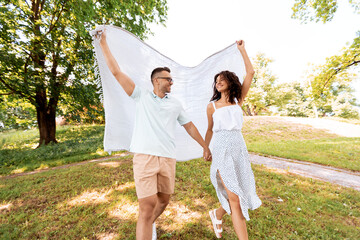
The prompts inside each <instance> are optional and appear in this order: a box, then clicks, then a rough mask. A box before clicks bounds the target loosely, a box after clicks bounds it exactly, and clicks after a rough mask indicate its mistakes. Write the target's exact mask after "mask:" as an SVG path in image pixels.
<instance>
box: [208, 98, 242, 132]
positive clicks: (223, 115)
mask: <svg viewBox="0 0 360 240" xmlns="http://www.w3.org/2000/svg"><path fill="white" fill-rule="evenodd" d="M235 103H236V104H234V105H230V106H225V107H221V108H216V107H215V103H214V101H212V104H213V106H214V109H215V112H214V113H213V122H214V126H213V132H217V131H220V130H228V131H230V130H241V128H242V124H243V112H242V109H241V107H240V106H239V105H238V104H237V103H238V102H237V100H236V99H235Z"/></svg>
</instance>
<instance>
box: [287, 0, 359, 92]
mask: <svg viewBox="0 0 360 240" xmlns="http://www.w3.org/2000/svg"><path fill="white" fill-rule="evenodd" d="M349 3H350V4H351V6H352V7H353V8H354V11H355V13H356V14H360V1H359V0H349ZM292 9H293V15H292V17H293V18H295V19H299V20H301V21H302V22H304V23H306V22H309V21H315V22H319V21H321V22H323V23H326V22H329V21H331V20H332V19H333V17H334V14H335V13H336V11H337V9H338V1H337V0H313V1H308V0H295V4H294V6H293V8H292ZM359 63H360V31H359V32H357V36H356V38H355V39H354V40H353V42H352V43H351V44H348V45H347V46H346V47H345V48H344V49H343V50H342V52H341V53H340V54H338V55H335V56H332V57H329V58H327V59H326V63H325V64H324V65H323V66H322V68H321V69H320V71H318V73H317V74H318V75H317V76H316V77H315V78H314V80H313V82H312V89H313V95H314V97H315V98H320V97H322V96H326V95H327V94H326V92H329V91H330V88H331V85H332V84H333V82H334V81H336V79H337V78H336V76H337V75H341V74H346V72H347V71H349V70H350V69H354V68H355V67H356V66H358V65H359Z"/></svg>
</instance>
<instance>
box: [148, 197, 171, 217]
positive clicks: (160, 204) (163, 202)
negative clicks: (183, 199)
mask: <svg viewBox="0 0 360 240" xmlns="http://www.w3.org/2000/svg"><path fill="white" fill-rule="evenodd" d="M170 196H171V195H170V194H165V193H160V192H159V193H157V203H156V207H155V210H154V215H153V220H152V222H155V220H156V219H157V218H158V217H159V216H160V215H161V214H162V213H163V212H164V210H165V208H166V206H167V205H168V204H169V201H170Z"/></svg>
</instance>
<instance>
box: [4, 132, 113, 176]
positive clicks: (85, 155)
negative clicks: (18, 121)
mask: <svg viewBox="0 0 360 240" xmlns="http://www.w3.org/2000/svg"><path fill="white" fill-rule="evenodd" d="M38 134H39V133H38V130H29V131H11V132H6V133H1V134H0V146H1V150H0V175H8V174H12V173H19V172H27V171H32V170H36V169H44V168H48V167H54V166H59V165H64V164H68V163H73V162H80V161H84V160H87V159H93V158H98V157H101V156H105V155H107V153H106V152H104V151H103V136H104V126H102V125H83V126H62V127H58V128H57V131H56V138H57V140H58V141H59V143H58V144H50V145H47V146H42V147H40V148H36V147H37V146H38V141H39V140H38Z"/></svg>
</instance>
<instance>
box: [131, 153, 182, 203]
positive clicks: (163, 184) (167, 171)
mask: <svg viewBox="0 0 360 240" xmlns="http://www.w3.org/2000/svg"><path fill="white" fill-rule="evenodd" d="M175 168H176V159H174V158H166V157H158V156H153V155H148V154H141V153H135V154H134V158H133V170H134V179H135V187H136V194H137V196H138V198H139V199H140V198H145V197H149V196H152V195H154V194H156V193H158V192H161V193H165V194H172V193H174V187H175Z"/></svg>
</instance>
